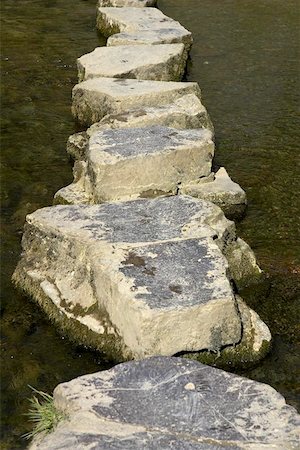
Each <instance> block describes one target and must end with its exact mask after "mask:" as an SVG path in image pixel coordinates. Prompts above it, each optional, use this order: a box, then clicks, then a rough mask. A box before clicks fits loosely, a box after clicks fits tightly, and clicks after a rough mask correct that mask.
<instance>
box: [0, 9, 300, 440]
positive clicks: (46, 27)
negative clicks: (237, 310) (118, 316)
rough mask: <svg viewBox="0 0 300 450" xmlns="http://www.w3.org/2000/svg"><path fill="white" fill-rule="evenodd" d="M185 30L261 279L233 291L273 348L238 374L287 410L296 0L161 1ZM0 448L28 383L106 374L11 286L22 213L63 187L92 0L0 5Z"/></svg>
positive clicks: (295, 295)
mask: <svg viewBox="0 0 300 450" xmlns="http://www.w3.org/2000/svg"><path fill="white" fill-rule="evenodd" d="M160 7H161V9H163V11H164V12H165V13H166V14H168V15H169V16H171V17H173V18H175V19H177V20H180V22H181V23H182V24H183V25H184V26H186V27H187V28H189V29H190V30H191V31H192V32H193V36H194V46H193V50H192V54H191V61H190V63H189V67H188V73H187V78H188V80H193V81H198V82H199V84H200V87H201V89H202V93H203V102H204V104H205V105H206V106H207V108H208V110H209V112H210V114H211V117H212V119H213V122H214V125H215V128H216V138H217V156H216V164H218V165H224V166H225V167H226V168H227V170H228V172H229V173H230V175H231V176H232V178H233V179H234V180H235V181H237V182H239V183H240V184H241V185H242V186H243V187H244V188H245V190H246V191H247V195H248V200H249V208H248V212H247V216H246V218H245V219H244V220H243V221H242V222H241V223H240V224H239V226H238V229H239V233H240V235H241V236H242V237H243V238H245V239H246V240H247V242H248V243H249V244H250V245H251V246H252V248H253V249H254V250H255V253H256V255H257V258H258V260H259V263H260V265H261V267H262V268H263V269H264V271H265V273H266V281H265V283H263V284H262V286H261V287H260V288H259V289H257V290H256V292H255V294H254V293H253V292H252V291H249V292H245V293H244V295H245V297H246V298H247V300H248V302H249V303H250V304H252V305H253V306H254V307H255V309H256V310H257V311H258V312H259V313H260V314H261V316H262V317H263V319H264V320H265V321H266V322H267V323H268V324H269V326H270V328H271V330H272V333H273V335H274V346H273V351H272V353H271V354H270V355H269V356H268V357H267V358H266V359H265V361H263V362H262V363H261V364H260V365H259V366H258V367H257V368H255V369H253V370H252V371H250V372H247V375H248V376H250V377H252V378H255V379H257V380H260V381H264V382H267V383H269V384H271V385H272V386H274V387H275V388H276V389H278V390H279V391H280V392H282V393H283V394H284V395H285V396H286V398H287V400H288V401H289V402H290V403H291V404H293V405H295V406H299V394H300V392H299V384H298V380H299V379H300V361H299V360H300V356H299V353H300V352H299V346H300V344H299V342H300V337H299V335H300V331H299V317H300V314H299V303H300V302H299V299H300V282H299V277H300V255H299V253H300V246H299V244H300V242H299V241H300V233H299V210H300V208H299V194H300V193H299V186H300V170H299V161H300V157H299V141H300V136H299V123H298V122H297V120H298V119H297V108H299V98H298V97H297V95H298V92H300V86H299V64H298V61H299V44H298V43H299V30H298V29H299V26H298V25H299V19H300V17H299V5H297V2H296V1H294V0H285V1H279V0H268V1H266V0H262V1H260V2H254V1H252V0H251V1H250V0H249V1H244V0H241V1H237V0H201V2H200V1H199V0H185V1H184V2H179V1H178V0H161V1H160ZM1 10H2V11H1V17H2V27H1V34H2V61H1V64H2V77H1V89H2V108H1V112H2V120H1V139H2V144H1V153H2V198H3V200H2V215H1V216H2V222H3V225H2V231H1V237H2V262H1V266H2V273H1V276H2V285H1V297H2V306H1V323H2V325H1V326H2V336H3V338H2V343H1V353H2V355H1V356H2V370H1V373H2V382H1V388H2V398H1V404H2V409H3V412H2V422H3V425H2V434H3V435H2V448H6V449H19V448H24V447H25V443H24V441H23V440H22V439H20V435H21V434H22V433H24V432H26V431H27V429H28V424H27V423H26V420H25V418H24V417H23V416H22V414H23V413H24V412H25V411H26V409H27V406H28V402H27V400H26V399H27V398H28V397H29V396H30V395H31V393H30V389H29V388H28V384H30V385H33V386H34V387H36V388H38V389H42V390H44V391H47V392H51V391H52V390H53V388H54V386H55V385H57V384H58V383H59V382H62V381H66V380H69V379H71V378H74V377H76V376H78V375H81V374H83V373H86V372H92V371H96V370H99V369H102V368H106V367H108V365H107V364H105V362H104V361H103V359H102V357H101V355H99V354H95V353H92V352H89V351H86V350H83V349H78V348H76V347H75V346H72V345H71V344H70V343H69V342H68V341H67V339H64V336H61V335H59V334H58V333H57V332H56V330H55V329H54V327H52V326H51V325H50V324H49V323H48V321H47V319H46V318H45V317H44V316H43V315H42V314H41V313H40V311H39V310H38V308H37V307H36V306H35V305H34V304H33V303H31V302H30V301H29V300H28V299H27V298H25V297H23V296H22V295H20V294H19V293H18V292H16V291H15V290H14V289H13V287H12V286H11V283H10V277H11V273H12V271H13V269H14V267H15V265H16V262H17V260H18V257H19V252H20V238H21V232H22V226H23V223H24V218H25V215H26V214H27V213H29V212H31V211H34V210H35V209H37V208H39V207H42V206H46V205H49V204H51V202H52V198H53V194H54V193H55V192H56V191H57V190H58V189H59V188H60V187H62V186H64V185H66V184H67V183H69V182H70V181H71V178H72V176H71V165H70V164H69V162H68V158H67V156H66V153H65V141H66V139H67V137H68V135H69V134H71V133H72V132H73V131H74V123H73V120H72V117H71V114H70V94H71V88H72V86H73V85H74V84H75V83H76V67H75V59H76V57H78V56H80V55H81V54H83V53H87V52H88V51H91V50H93V49H94V47H95V46H97V45H99V43H100V44H101V45H102V44H103V43H104V41H103V40H101V38H100V37H99V36H97V33H96V31H95V0H87V1H78V0H72V1H70V0H64V1H62V0H51V1H50V0H48V1H41V0H39V1H38V0H36V1H34V0H30V1H29V0H27V1H26V0H22V1H18V2H17V1H15V0H2V4H1Z"/></svg>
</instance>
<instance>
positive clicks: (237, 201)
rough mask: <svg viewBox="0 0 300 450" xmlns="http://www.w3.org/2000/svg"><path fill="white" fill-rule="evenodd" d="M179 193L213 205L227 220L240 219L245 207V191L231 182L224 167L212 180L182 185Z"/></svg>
mask: <svg viewBox="0 0 300 450" xmlns="http://www.w3.org/2000/svg"><path fill="white" fill-rule="evenodd" d="M180 191H181V192H182V193H183V194H187V195H191V196H192V197H196V198H202V199H204V200H209V201H210V202H213V203H215V204H216V205H218V206H220V208H222V209H223V211H224V213H225V214H226V216H227V217H229V218H236V217H241V215H242V214H243V212H244V211H245V208H246V205H247V198H246V193H245V191H244V190H243V189H242V188H241V186H240V185H239V184H237V183H235V182H234V181H232V179H231V178H230V177H229V175H228V173H227V171H226V169H225V168H224V167H221V168H220V169H219V170H218V171H217V172H216V173H215V175H214V177H213V179H209V180H208V181H207V182H203V181H202V180H200V182H198V183H194V184H193V183H192V184H188V185H184V186H182V187H181V189H180Z"/></svg>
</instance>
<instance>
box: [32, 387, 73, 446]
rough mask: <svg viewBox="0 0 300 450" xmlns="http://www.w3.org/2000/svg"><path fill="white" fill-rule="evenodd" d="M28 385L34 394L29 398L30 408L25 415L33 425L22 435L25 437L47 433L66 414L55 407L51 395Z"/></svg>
mask: <svg viewBox="0 0 300 450" xmlns="http://www.w3.org/2000/svg"><path fill="white" fill-rule="evenodd" d="M29 387H30V389H32V390H33V392H34V393H35V394H36V395H34V396H33V397H32V398H31V399H29V403H30V408H29V411H28V413H26V416H28V417H29V420H30V421H31V422H33V423H34V427H33V430H32V431H30V432H28V433H26V434H24V435H23V438H25V439H32V438H34V437H35V436H37V435H38V434H40V433H49V432H50V431H52V430H53V429H54V428H55V427H56V426H57V425H58V423H59V422H60V421H61V420H63V419H65V418H66V415H65V414H64V413H63V412H61V411H58V409H57V408H56V407H55V405H54V401H53V397H52V395H49V394H47V393H46V392H43V391H38V390H37V389H35V388H33V387H32V386H29Z"/></svg>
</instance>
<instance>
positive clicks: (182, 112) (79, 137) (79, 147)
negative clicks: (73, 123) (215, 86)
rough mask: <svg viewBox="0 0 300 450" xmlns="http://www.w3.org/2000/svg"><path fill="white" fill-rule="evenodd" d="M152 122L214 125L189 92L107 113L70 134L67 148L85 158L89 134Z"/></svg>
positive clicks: (147, 124)
mask: <svg viewBox="0 0 300 450" xmlns="http://www.w3.org/2000/svg"><path fill="white" fill-rule="evenodd" d="M152 125H163V126H167V127H172V128H178V129H189V128H207V129H209V130H210V131H212V132H213V125H212V123H211V120H210V118H209V116H208V113H207V111H206V108H205V107H204V106H203V105H202V103H201V101H200V99H199V98H198V97H197V96H196V95H194V94H188V95H185V96H183V97H180V98H178V99H177V100H175V101H174V102H173V103H171V104H169V105H163V106H157V107H147V106H146V107H139V108H135V109H131V110H128V111H124V112H122V113H118V114H108V115H107V116H105V117H103V119H101V120H100V122H97V123H95V124H93V125H92V126H91V127H90V128H88V129H87V131H86V132H85V131H84V132H80V133H76V134H73V135H71V136H70V137H69V139H68V142H67V152H68V153H69V154H70V155H71V156H72V157H73V158H75V159H85V157H86V156H85V154H86V150H87V145H88V141H89V138H90V137H91V136H92V135H93V134H95V133H96V132H98V131H103V130H107V129H115V128H139V127H148V126H152Z"/></svg>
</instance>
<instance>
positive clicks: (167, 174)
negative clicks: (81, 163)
mask: <svg viewBox="0 0 300 450" xmlns="http://www.w3.org/2000/svg"><path fill="white" fill-rule="evenodd" d="M213 154H214V144H213V142H212V134H211V132H210V131H209V130H206V129H195V130H177V129H175V128H168V127H160V126H153V127H147V128H126V129H125V128H124V129H115V130H104V131H98V132H97V133H95V134H93V135H92V137H91V138H90V140H89V145H88V149H87V153H86V161H87V166H86V167H87V170H86V172H85V173H84V174H83V178H84V181H83V182H82V185H83V187H84V190H85V191H86V193H87V195H89V196H90V198H91V199H93V201H94V203H102V202H105V201H111V200H121V199H122V200H124V199H131V198H138V197H148V196H157V195H162V194H175V193H176V192H177V190H178V186H179V185H180V184H181V183H183V182H185V183H188V182H192V181H193V180H196V179H198V178H200V177H203V176H204V177H205V176H207V175H208V174H209V173H210V170H211V161H212V157H213Z"/></svg>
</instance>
